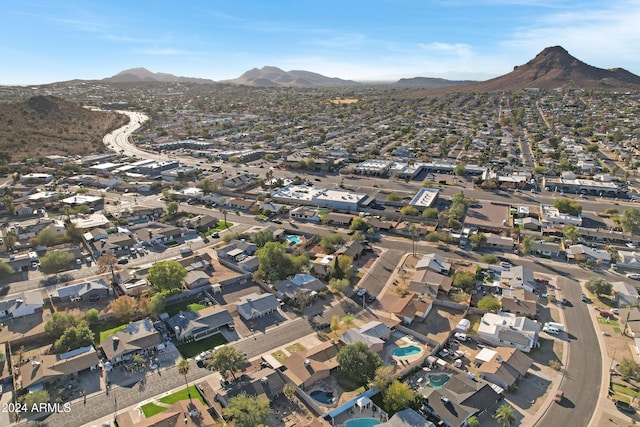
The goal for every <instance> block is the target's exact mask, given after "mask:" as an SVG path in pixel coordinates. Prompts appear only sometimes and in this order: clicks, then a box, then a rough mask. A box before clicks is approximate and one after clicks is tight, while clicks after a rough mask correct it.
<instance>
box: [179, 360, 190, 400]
mask: <svg viewBox="0 0 640 427" xmlns="http://www.w3.org/2000/svg"><path fill="white" fill-rule="evenodd" d="M190 369H191V365H190V364H189V361H188V360H187V359H180V361H179V362H178V373H179V374H180V375H182V376H183V377H184V384H185V386H187V395H188V396H189V402H191V404H193V400H191V390H189V381H187V375H189V370H190Z"/></svg>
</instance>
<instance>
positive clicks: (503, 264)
mask: <svg viewBox="0 0 640 427" xmlns="http://www.w3.org/2000/svg"><path fill="white" fill-rule="evenodd" d="M500 267H503V268H511V267H513V265H512V264H511V263H510V262H507V261H502V262H501V263H500Z"/></svg>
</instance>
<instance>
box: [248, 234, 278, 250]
mask: <svg viewBox="0 0 640 427" xmlns="http://www.w3.org/2000/svg"><path fill="white" fill-rule="evenodd" d="M275 241H276V238H275V237H273V232H271V231H269V230H262V231H258V232H257V233H256V234H255V235H254V236H253V243H255V244H256V247H258V248H261V247H263V246H264V245H265V244H267V243H268V242H275Z"/></svg>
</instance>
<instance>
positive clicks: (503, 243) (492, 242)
mask: <svg viewBox="0 0 640 427" xmlns="http://www.w3.org/2000/svg"><path fill="white" fill-rule="evenodd" d="M485 237H486V238H487V241H486V242H485V244H484V246H485V247H488V248H494V249H502V250H505V251H509V252H511V251H512V250H513V247H514V246H515V243H514V242H513V238H512V237H505V236H501V235H499V234H494V233H486V234H485Z"/></svg>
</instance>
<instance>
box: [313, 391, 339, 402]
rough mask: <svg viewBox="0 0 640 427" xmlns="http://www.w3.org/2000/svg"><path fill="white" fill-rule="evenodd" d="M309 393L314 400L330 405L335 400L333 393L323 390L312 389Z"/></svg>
mask: <svg viewBox="0 0 640 427" xmlns="http://www.w3.org/2000/svg"><path fill="white" fill-rule="evenodd" d="M309 395H310V396H311V397H313V398H314V400H317V401H318V402H320V403H324V404H325V405H332V404H333V402H334V401H335V400H336V398H335V396H334V395H333V393H329V392H326V391H324V390H314V391H312V392H311V393H309Z"/></svg>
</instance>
